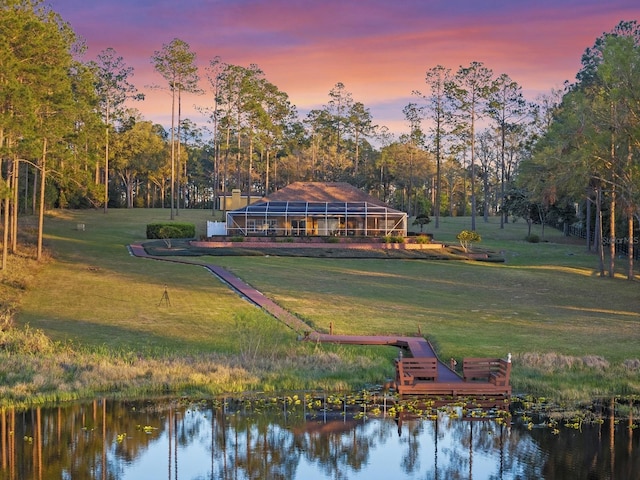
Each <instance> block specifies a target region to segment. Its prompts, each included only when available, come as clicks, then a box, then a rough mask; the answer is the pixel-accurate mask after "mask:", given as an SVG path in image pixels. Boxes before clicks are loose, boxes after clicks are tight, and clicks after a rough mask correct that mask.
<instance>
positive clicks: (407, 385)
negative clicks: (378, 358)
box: [129, 244, 511, 397]
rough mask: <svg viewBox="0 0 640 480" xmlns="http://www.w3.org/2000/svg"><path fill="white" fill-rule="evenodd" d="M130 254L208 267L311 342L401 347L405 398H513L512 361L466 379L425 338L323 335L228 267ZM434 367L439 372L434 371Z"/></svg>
mask: <svg viewBox="0 0 640 480" xmlns="http://www.w3.org/2000/svg"><path fill="white" fill-rule="evenodd" d="M129 252H130V253H131V255H133V256H136V257H142V258H148V259H152V260H160V261H168V262H174V263H182V264H187V265H195V266H202V267H204V268H206V269H207V270H209V271H210V272H211V273H213V274H214V275H215V276H216V277H217V278H219V279H220V280H221V281H222V282H224V283H225V284H227V285H228V286H229V287H230V288H232V289H233V290H235V291H236V292H237V293H238V294H239V295H241V296H242V297H243V298H245V299H247V300H248V301H250V302H251V303H253V304H255V305H256V306H258V307H260V308H262V309H264V310H265V311H266V312H268V313H269V314H271V315H272V316H273V317H275V318H277V319H278V320H280V321H282V322H283V323H285V324H286V325H288V326H289V327H290V328H291V329H293V330H294V331H296V332H298V333H300V334H301V338H302V339H304V340H306V341H315V342H323V343H339V344H349V345H389V346H394V347H398V348H400V349H401V352H406V353H407V354H408V357H406V358H405V357H404V356H403V355H400V356H399V358H398V359H397V360H396V378H395V389H396V391H397V392H398V393H400V394H401V395H406V394H420V395H453V396H457V395H483V396H484V395H487V396H501V397H508V396H510V395H511V385H510V383H509V377H510V373H511V360H510V358H509V359H508V360H507V361H505V360H501V359H467V360H464V361H463V375H460V374H458V373H457V372H455V371H454V370H452V369H451V368H450V367H449V366H448V365H446V364H445V363H443V362H442V361H440V359H439V358H438V357H437V355H436V353H435V351H434V349H433V347H432V346H431V344H430V343H429V342H428V341H427V340H426V339H425V338H424V337H407V336H393V335H386V336H385V335H375V336H361V335H333V334H325V333H318V332H315V331H313V330H312V329H311V327H310V326H309V325H307V324H306V323H305V322H303V321H302V320H300V319H299V318H298V317H296V316H295V315H293V314H292V313H290V312H288V311H287V310H285V309H284V308H282V307H281V306H279V305H278V304H276V303H275V302H274V301H272V300H271V299H269V298H267V297H266V296H265V295H263V294H262V293H261V292H259V291H258V290H257V289H255V288H253V287H252V286H250V285H248V284H247V283H245V282H244V281H242V280H241V279H240V278H238V277H236V276H235V275H233V274H232V273H231V272H229V271H228V270H226V269H225V268H223V267H220V266H217V265H211V264H203V263H196V262H191V261H181V260H176V259H168V258H164V257H158V256H154V255H149V254H148V253H147V251H146V250H145V248H144V247H143V246H142V245H141V244H132V245H129ZM434 360H435V362H434ZM427 365H429V367H428V368H432V369H433V371H432V373H429V374H428V375H429V376H428V377H424V376H423V377H421V376H420V375H426V374H425V373H424V372H425V369H426V366H427ZM434 365H435V368H434V367H433V366H434ZM465 369H466V370H468V371H469V372H473V376H469V375H465V371H464V370H465ZM420 372H422V373H420Z"/></svg>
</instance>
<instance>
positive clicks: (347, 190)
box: [226, 182, 407, 236]
mask: <svg viewBox="0 0 640 480" xmlns="http://www.w3.org/2000/svg"><path fill="white" fill-rule="evenodd" d="M226 220H227V221H226V223H227V235H279V236H342V235H344V236H348V235H353V236H382V235H397V236H406V235H407V214H406V213H405V212H401V211H399V210H395V209H393V208H391V207H389V206H388V205H386V204H385V203H384V202H381V201H380V200H378V199H377V198H374V197H372V196H371V195H368V194H366V193H364V192H362V191H361V190H359V189H357V188H355V187H353V186H352V185H349V184H348V183H321V182H296V183H292V184H291V185H289V186H287V187H285V188H283V189H281V190H278V191H277V192H274V193H272V194H271V195H269V196H267V197H264V198H263V199H262V200H261V201H259V202H255V203H251V204H248V205H245V206H243V207H241V208H238V209H236V210H233V211H230V212H227V219H226Z"/></svg>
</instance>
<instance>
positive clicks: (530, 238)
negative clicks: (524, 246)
mask: <svg viewBox="0 0 640 480" xmlns="http://www.w3.org/2000/svg"><path fill="white" fill-rule="evenodd" d="M524 239H525V240H526V241H527V242H529V243H539V242H540V237H539V236H538V235H536V234H535V233H532V234H530V235H527V236H526V237H524Z"/></svg>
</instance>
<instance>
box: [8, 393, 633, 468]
mask: <svg viewBox="0 0 640 480" xmlns="http://www.w3.org/2000/svg"><path fill="white" fill-rule="evenodd" d="M634 426H635V424H634V423H633V420H632V419H630V420H629V422H628V423H625V422H622V423H618V422H617V421H615V419H614V418H613V417H611V418H606V417H605V418H603V422H601V423H600V422H599V423H596V424H590V425H580V428H579V429H576V428H575V425H573V426H569V427H567V426H564V425H552V426H550V425H548V424H544V425H542V424H534V423H529V422H528V421H524V422H522V421H519V420H518V419H515V420H514V419H513V418H511V417H509V416H505V413H504V412H501V411H499V410H496V409H489V410H487V409H474V408H469V406H461V405H456V406H447V407H444V406H437V405H433V404H427V405H411V404H409V405H403V406H398V405H394V404H393V402H392V401H391V400H390V399H389V400H388V399H384V398H381V399H378V400H375V399H371V398H368V399H366V400H363V399H358V398H357V397H350V396H321V397H319V398H311V397H307V398H297V397H295V396H294V397H289V398H286V399H283V398H280V399H268V400H267V399H252V400H242V401H240V400H226V401H220V402H202V403H197V404H194V403H185V402H182V401H176V400H170V401H169V400H167V401H159V402H125V401H112V400H95V401H94V402H92V403H88V404H78V405H65V406H63V407H56V408H36V409H33V410H28V411H16V410H13V409H3V410H0V479H2V480H4V479H7V480H18V479H20V480H22V479H103V480H107V479H109V480H111V479H135V480H140V479H165V478H166V479H168V480H178V479H311V480H313V479H325V478H326V479H349V480H352V479H367V480H372V479H373V480H375V479H387V478H396V479H420V480H423V479H425V480H426V479H470V480H471V479H475V480H478V479H534V478H535V479H540V478H547V479H563V478H589V479H627V478H634V477H633V475H634V474H637V472H640V455H637V453H636V452H637V451H638V443H639V439H638V434H637V433H636V429H635V428H631V427H634Z"/></svg>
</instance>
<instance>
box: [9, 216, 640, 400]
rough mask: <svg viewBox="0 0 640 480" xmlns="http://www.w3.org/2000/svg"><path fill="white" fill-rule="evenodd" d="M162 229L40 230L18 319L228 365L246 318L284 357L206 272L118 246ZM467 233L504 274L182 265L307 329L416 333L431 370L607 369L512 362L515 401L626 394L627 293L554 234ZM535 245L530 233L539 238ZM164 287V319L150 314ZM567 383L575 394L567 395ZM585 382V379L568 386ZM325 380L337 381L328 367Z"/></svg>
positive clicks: (68, 222) (125, 223)
mask: <svg viewBox="0 0 640 480" xmlns="http://www.w3.org/2000/svg"><path fill="white" fill-rule="evenodd" d="M167 217H168V211H166V210H165V211H160V210H156V211H146V210H130V211H124V210H112V211H110V212H109V213H108V214H107V215H104V214H102V213H98V212H88V211H78V212H62V213H59V214H57V215H55V216H53V217H50V218H48V219H47V232H48V242H49V243H50V244H51V246H52V247H53V249H54V250H55V252H56V259H57V261H56V262H54V263H52V264H50V265H49V266H47V268H45V269H44V271H43V273H41V274H40V275H39V277H38V280H37V282H38V285H37V287H36V288H34V289H32V290H30V291H29V292H28V293H27V295H26V297H25V298H24V301H23V303H22V307H21V313H20V316H19V321H20V322H21V323H28V324H30V325H31V326H32V327H37V328H41V329H43V330H44V331H45V332H46V333H47V334H48V335H50V336H51V337H53V338H54V339H56V340H66V339H73V341H74V342H76V343H77V344H79V345H88V346H93V347H98V346H101V347H103V348H107V349H119V348H122V349H127V350H131V349H132V350H137V351H141V352H155V353H161V352H172V353H174V354H175V353H178V354H181V353H197V352H210V351H216V352H230V353H232V354H238V353H242V349H243V348H246V344H247V343H249V344H251V339H249V340H248V341H247V342H244V344H243V342H242V341H239V338H241V337H242V335H243V334H242V333H241V331H242V330H241V329H239V328H242V325H240V327H239V326H238V324H239V323H240V324H242V319H244V318H251V319H258V320H257V321H259V322H260V323H261V324H265V325H269V328H270V330H269V334H268V335H269V337H276V338H278V339H279V343H281V344H282V343H283V342H284V343H289V341H290V342H291V344H290V345H291V349H293V350H297V349H300V348H301V347H299V346H298V342H295V340H294V338H295V337H294V335H293V333H292V332H289V331H287V330H286V329H285V328H283V327H281V326H280V325H278V324H277V322H274V321H273V319H271V318H270V317H268V316H266V315H265V314H264V313H262V312H259V311H257V310H256V309H255V308H253V307H251V306H250V305H248V304H247V303H246V302H245V301H243V300H241V299H239V298H238V297H237V296H236V295H235V294H233V293H232V292H230V291H229V290H228V289H227V288H226V287H225V286H223V285H222V284H221V283H219V282H218V281H217V280H215V279H214V278H213V277H212V276H211V275H210V274H209V273H207V271H206V270H204V269H202V268H197V267H193V266H184V265H177V264H170V263H165V262H154V261H149V260H142V259H138V258H132V257H130V256H129V254H128V252H127V250H126V248H125V247H126V245H127V244H128V243H131V242H134V241H138V240H143V239H144V232H145V225H146V224H147V223H149V222H151V221H156V220H166V219H167ZM209 218H211V217H210V212H206V211H185V210H183V211H181V212H180V215H179V217H178V218H177V220H179V221H195V222H196V223H197V225H198V228H199V230H200V231H199V234H200V233H203V229H204V222H205V221H206V220H207V219H209ZM468 222H469V219H461V218H444V219H441V226H440V228H439V229H438V230H436V229H434V228H433V226H432V225H429V226H427V228H426V229H425V230H426V231H429V232H432V233H435V238H436V240H442V241H448V242H452V243H453V242H454V241H455V234H456V233H457V232H459V231H460V230H462V229H463V228H469V225H468ZM78 223H84V224H86V230H85V231H84V232H82V231H78V230H76V229H75V226H76V225H77V224H78ZM477 227H478V228H477V230H478V231H479V233H480V234H481V235H482V236H483V242H482V246H483V247H487V248H491V249H494V250H498V251H503V252H504V256H505V258H506V262H505V263H504V264H496V263H481V262H452V261H421V260H354V259H340V260H336V259H307V258H283V257H273V256H270V257H216V256H207V257H200V258H199V259H192V260H195V261H202V262H208V263H216V264H219V265H222V266H225V267H227V268H229V269H230V270H232V271H234V272H235V273H236V274H238V275H239V276H240V277H242V278H243V279H244V280H245V281H247V282H249V283H251V284H252V285H254V286H256V287H257V288H258V289H260V290H261V291H262V292H263V293H265V294H267V295H269V296H270V297H272V298H273V299H275V300H276V301H277V302H279V303H280V304H281V305H283V306H285V307H286V308H288V309H289V310H291V311H292V312H294V313H296V314H298V315H299V316H301V317H302V318H304V319H305V320H307V321H308V322H309V323H310V324H311V325H313V326H314V327H315V328H317V329H319V330H328V329H329V325H330V323H333V326H334V331H335V332H336V333H354V334H377V333H403V334H413V333H416V332H417V331H418V330H420V331H421V332H422V333H423V334H425V335H427V336H428V337H429V338H430V339H431V340H432V341H433V342H434V343H435V345H436V346H437V348H438V350H439V352H440V354H441V356H442V357H443V358H449V357H451V356H453V357H457V358H460V357H462V356H499V355H504V354H506V352H507V351H511V352H513V353H514V355H515V356H516V359H522V361H524V359H527V358H530V357H527V355H528V354H530V353H542V354H549V353H550V352H554V353H557V354H560V355H565V356H571V357H572V358H573V357H577V358H584V357H587V356H589V355H596V356H600V357H602V359H604V360H606V361H608V362H610V363H611V365H612V367H611V368H610V369H609V371H608V372H605V373H602V372H601V371H600V370H597V371H595V370H587V371H586V373H585V372H584V369H580V371H579V372H577V371H576V367H575V363H572V365H573V366H572V368H571V369H569V370H567V369H564V370H562V369H560V370H558V369H557V367H558V365H556V364H555V363H553V362H554V360H553V359H554V358H555V357H553V356H549V355H547V357H546V358H545V360H544V361H542V363H540V364H539V365H530V367H531V368H529V367H525V366H520V365H518V363H516V366H515V368H516V370H515V372H514V384H515V386H516V388H520V389H521V390H529V391H531V390H538V391H541V392H543V393H546V394H549V392H550V391H553V390H555V389H556V388H559V387H562V386H563V385H564V387H568V388H569V389H574V390H575V389H576V388H577V389H578V390H579V391H574V392H569V393H567V394H566V396H574V397H578V396H582V395H585V394H598V393H627V392H628V391H629V390H634V389H635V388H637V389H638V390H637V392H640V387H639V386H638V385H637V380H636V383H635V385H634V383H633V378H634V372H631V374H629V375H627V374H628V373H629V372H627V371H626V370H624V369H623V368H621V367H619V365H620V364H621V362H623V361H624V360H628V359H634V358H637V357H638V350H637V345H638V343H639V340H640V329H639V328H638V324H639V323H640V320H639V315H638V312H639V311H640V300H639V298H638V295H637V291H638V287H637V283H636V282H628V281H625V280H623V279H622V277H621V278H616V279H613V280H612V279H602V278H599V277H598V276H597V275H596V274H595V271H594V267H595V266H596V258H595V257H594V256H593V255H591V254H588V253H586V252H585V249H584V246H583V245H582V244H580V243H576V242H571V241H569V240H567V239H566V238H564V237H562V236H561V235H559V234H558V233H557V232H555V231H552V230H547V232H546V238H547V239H548V240H549V242H548V243H539V244H529V243H525V242H523V241H521V239H522V238H523V237H524V235H525V234H526V225H524V224H522V223H516V224H507V225H506V226H505V228H504V229H500V228H499V226H498V225H497V219H493V218H492V219H491V222H490V223H489V224H485V223H484V222H482V219H478V223H477ZM535 233H538V234H540V231H539V228H538V229H536V231H535ZM165 285H166V286H167V289H168V293H169V297H170V300H171V307H167V306H165V305H162V304H160V300H161V298H162V293H163V291H164V286H165ZM245 335H246V332H245ZM287 339H288V340H287ZM256 343H259V342H258V341H257V340H256ZM243 345H245V346H244V347H243ZM302 348H304V347H302ZM323 348H324V349H325V350H329V351H331V350H332V347H328V346H327V347H323ZM335 350H336V351H337V352H338V354H339V355H341V356H342V357H341V358H342V359H343V361H344V360H345V359H349V358H351V361H355V360H354V359H356V358H358V356H361V355H365V356H372V355H379V356H380V357H382V359H383V360H384V361H388V359H389V358H390V357H391V356H392V355H393V351H392V349H391V350H390V349H385V348H380V347H373V348H371V347H369V348H360V349H358V348H354V349H350V348H346V347H344V348H342V347H341V348H338V349H335ZM245 353H246V352H245ZM299 353H301V354H302V352H299ZM550 358H551V360H550ZM385 359H387V360H385ZM522 361H521V363H522ZM544 362H547V363H544ZM549 362H551V363H549ZM336 363H340V362H336ZM560 363H562V362H560ZM566 363H567V361H566V359H565V361H564V363H563V365H566ZM293 368H294V369H295V367H293ZM296 374H298V375H302V376H304V372H302V373H300V372H299V371H298V372H297V373H296ZM578 374H579V376H580V386H576V385H567V383H569V384H570V383H571V382H572V378H578ZM585 374H586V375H587V380H584V379H582V378H581V377H582V376H583V375H585ZM325 375H326V376H328V377H329V378H331V377H334V376H336V375H337V376H338V377H340V375H348V373H347V372H345V371H342V372H341V371H340V368H337V369H336V371H335V372H325ZM602 375H604V376H605V377H606V382H604V381H603V380H602V378H601V376H602ZM635 378H637V373H636V374H635Z"/></svg>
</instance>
